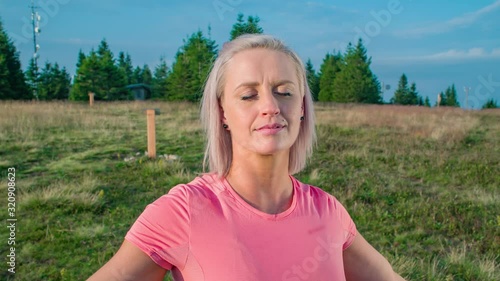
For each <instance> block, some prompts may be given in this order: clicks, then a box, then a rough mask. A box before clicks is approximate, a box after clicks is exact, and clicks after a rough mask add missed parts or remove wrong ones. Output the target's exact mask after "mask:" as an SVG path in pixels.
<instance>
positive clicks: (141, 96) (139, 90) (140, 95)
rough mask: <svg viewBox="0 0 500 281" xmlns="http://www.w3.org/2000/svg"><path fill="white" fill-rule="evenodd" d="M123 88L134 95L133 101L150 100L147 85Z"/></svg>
mask: <svg viewBox="0 0 500 281" xmlns="http://www.w3.org/2000/svg"><path fill="white" fill-rule="evenodd" d="M125 88H127V89H129V90H130V91H131V92H132V94H133V95H134V100H146V99H150V98H151V86H149V85H147V84H131V85H128V86H126V87H125Z"/></svg>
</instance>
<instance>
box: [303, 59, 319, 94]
mask: <svg viewBox="0 0 500 281" xmlns="http://www.w3.org/2000/svg"><path fill="white" fill-rule="evenodd" d="M306 75H307V83H308V84H309V89H310V90H311V94H312V98H313V101H317V100H318V95H319V77H318V75H317V74H316V71H315V70H314V67H313V64H312V62H311V59H308V60H307V62H306Z"/></svg>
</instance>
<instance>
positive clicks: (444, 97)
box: [436, 92, 448, 106]
mask: <svg viewBox="0 0 500 281" xmlns="http://www.w3.org/2000/svg"><path fill="white" fill-rule="evenodd" d="M438 97H441V102H439V103H438V100H436V106H446V105H448V102H447V101H446V95H445V94H444V93H443V92H440V93H439V94H438Z"/></svg>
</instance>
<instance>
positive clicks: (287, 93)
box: [274, 92, 292, 97]
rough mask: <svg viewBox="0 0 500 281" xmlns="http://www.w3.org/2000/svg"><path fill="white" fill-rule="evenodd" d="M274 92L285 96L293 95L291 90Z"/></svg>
mask: <svg viewBox="0 0 500 281" xmlns="http://www.w3.org/2000/svg"><path fill="white" fill-rule="evenodd" d="M274 93H275V94H278V95H280V96H285V97H289V96H291V95H292V94H291V93H290V92H274Z"/></svg>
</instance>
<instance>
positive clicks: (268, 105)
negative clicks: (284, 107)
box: [259, 90, 280, 116]
mask: <svg viewBox="0 0 500 281" xmlns="http://www.w3.org/2000/svg"><path fill="white" fill-rule="evenodd" d="M259 100H260V101H261V113H262V115H264V116H268V115H270V116H276V115H279V114H280V106H279V102H278V100H277V99H276V97H275V96H274V94H273V92H272V90H270V91H266V92H265V93H263V94H262V95H261V98H260V99H259Z"/></svg>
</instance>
